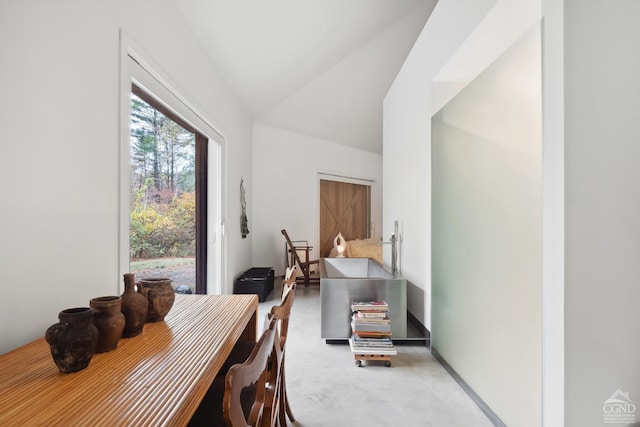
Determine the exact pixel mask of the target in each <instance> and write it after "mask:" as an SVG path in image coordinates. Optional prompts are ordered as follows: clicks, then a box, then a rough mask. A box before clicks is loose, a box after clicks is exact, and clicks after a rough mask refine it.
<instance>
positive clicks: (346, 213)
mask: <svg viewBox="0 0 640 427" xmlns="http://www.w3.org/2000/svg"><path fill="white" fill-rule="evenodd" d="M371 226H372V224H371V184H368V183H355V182H352V181H351V180H349V182H347V181H339V180H332V179H325V178H322V177H321V179H320V245H319V249H320V250H319V254H320V257H321V258H322V257H328V256H329V254H330V253H331V249H333V240H334V238H335V237H336V235H337V234H338V233H342V236H343V237H344V238H345V240H356V239H368V238H369V237H371Z"/></svg>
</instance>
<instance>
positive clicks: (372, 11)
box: [174, 0, 436, 153]
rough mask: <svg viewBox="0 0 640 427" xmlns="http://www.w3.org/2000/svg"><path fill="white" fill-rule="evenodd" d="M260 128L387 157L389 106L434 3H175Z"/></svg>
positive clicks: (428, 0) (180, 0)
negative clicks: (384, 118)
mask: <svg viewBox="0 0 640 427" xmlns="http://www.w3.org/2000/svg"><path fill="white" fill-rule="evenodd" d="M174 1H175V3H176V5H177V6H178V8H179V9H180V11H181V12H182V14H183V15H184V18H185V19H186V21H187V22H188V23H189V25H190V26H191V27H192V29H193V31H194V32H195V34H196V36H197V37H198V38H199V40H200V42H201V43H202V46H203V47H204V49H205V50H206V51H207V53H208V55H209V56H210V57H211V60H212V61H213V63H214V64H215V65H216V67H217V68H218V69H219V70H220V73H221V74H222V76H223V77H224V78H225V79H226V81H227V83H228V84H229V85H230V86H231V88H232V89H233V90H234V92H235V93H236V94H237V96H238V98H239V99H240V100H241V102H243V104H244V105H245V107H246V108H247V110H248V111H249V112H250V113H251V115H252V117H253V119H254V120H255V121H256V122H260V123H264V124H266V125H270V126H274V127H278V128H282V129H286V130H290V131H293V132H297V133H301V134H304V135H308V136H311V137H315V138H319V139H323V140H328V141H332V142H335V143H338V144H343V145H349V146H352V147H355V148H359V149H362V150H367V151H372V152H377V153H382V101H383V99H384V96H385V95H386V93H387V91H388V89H389V87H390V86H391V84H392V83H393V79H394V78H395V76H396V74H397V72H398V71H399V69H400V67H401V66H402V63H403V62H404V60H405V58H406V57H407V55H408V53H409V51H410V50H411V47H412V46H413V44H414V42H415V41H416V39H417V37H418V35H419V34H420V31H421V30H422V28H423V27H424V24H425V23H426V21H427V19H428V17H429V15H430V14H431V11H432V10H433V8H434V6H435V3H436V0H270V1H265V0H174Z"/></svg>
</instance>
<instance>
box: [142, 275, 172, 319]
mask: <svg viewBox="0 0 640 427" xmlns="http://www.w3.org/2000/svg"><path fill="white" fill-rule="evenodd" d="M137 285H138V286H140V287H141V289H140V292H141V293H142V294H143V295H145V296H146V297H147V300H148V301H149V309H148V310H147V322H159V321H161V320H164V318H165V316H166V315H167V314H168V313H169V311H170V310H171V307H173V302H174V301H175V299H176V294H175V291H174V290H173V286H171V279H169V278H166V277H151V278H146V279H140V281H139V282H138V283H137Z"/></svg>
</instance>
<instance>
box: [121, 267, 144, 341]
mask: <svg viewBox="0 0 640 427" xmlns="http://www.w3.org/2000/svg"><path fill="white" fill-rule="evenodd" d="M138 288H140V286H138ZM120 297H121V298H122V314H124V319H125V324H124V331H123V332H122V338H129V337H135V336H136V335H138V334H140V332H142V329H143V328H144V323H145V322H146V320H147V310H148V308H149V302H148V301H147V298H146V297H145V296H144V295H142V293H140V292H137V291H136V282H135V274H133V273H126V274H125V275H124V292H123V293H122V295H120Z"/></svg>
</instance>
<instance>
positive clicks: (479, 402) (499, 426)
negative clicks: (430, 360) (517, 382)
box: [431, 347, 506, 427]
mask: <svg viewBox="0 0 640 427" xmlns="http://www.w3.org/2000/svg"><path fill="white" fill-rule="evenodd" d="M431 354H432V355H433V357H435V359H436V360H437V361H438V362H440V364H441V365H442V366H443V367H444V369H445V370H446V371H447V372H448V373H449V375H451V376H452V377H453V379H454V380H455V381H456V382H457V383H458V384H459V385H460V387H462V389H463V390H464V391H465V393H467V394H468V395H469V397H470V398H471V400H473V401H474V402H475V403H476V405H478V407H479V408H480V410H481V411H482V412H484V414H485V415H486V416H487V418H489V421H491V422H492V423H493V425H494V426H496V427H506V424H505V423H503V422H502V420H501V419H500V417H498V415H496V413H495V412H493V411H492V410H491V408H490V407H489V405H487V404H486V403H485V402H484V400H482V398H480V396H478V394H477V393H476V392H475V391H474V390H473V389H472V388H471V387H470V386H469V384H467V383H466V382H465V380H463V379H462V377H460V375H458V373H457V372H456V370H455V369H453V368H452V367H451V365H449V364H448V363H447V361H446V360H445V359H444V357H442V355H441V354H440V353H438V350H436V349H435V348H434V347H431Z"/></svg>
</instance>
